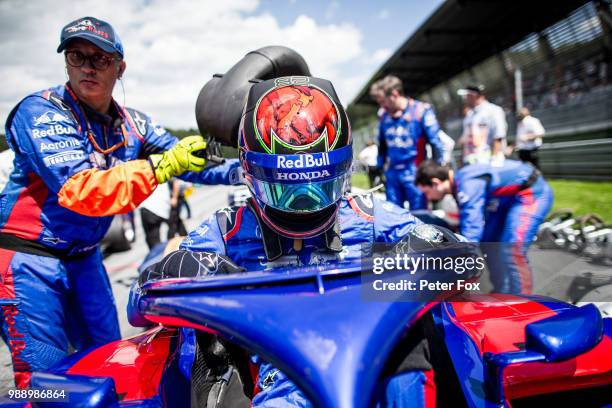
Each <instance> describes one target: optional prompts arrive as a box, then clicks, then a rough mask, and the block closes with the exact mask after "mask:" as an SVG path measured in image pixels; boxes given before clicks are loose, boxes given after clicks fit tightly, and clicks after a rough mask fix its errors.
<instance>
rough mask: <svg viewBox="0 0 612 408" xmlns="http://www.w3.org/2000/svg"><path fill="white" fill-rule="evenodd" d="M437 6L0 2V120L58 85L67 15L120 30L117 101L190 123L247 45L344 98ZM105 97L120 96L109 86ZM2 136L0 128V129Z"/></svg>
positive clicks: (183, 0)
mask: <svg viewBox="0 0 612 408" xmlns="http://www.w3.org/2000/svg"><path fill="white" fill-rule="evenodd" d="M441 3H442V0H433V1H432V0H430V1H426V0H413V1H399V0H397V1H390V0H378V1H376V2H375V1H369V0H361V1H350V0H341V1H323V0H317V1H307V0H259V1H257V0H173V1H166V0H125V1H105V0H102V1H101V0H79V1H75V0H54V1H42V0H28V1H23V0H0V41H1V43H0V64H1V65H0V84H1V89H2V93H1V94H0V121H1V123H2V124H4V122H5V120H6V116H7V115H8V113H9V111H10V110H11V108H12V107H13V106H14V105H15V104H16V103H17V102H18V101H19V100H20V99H21V98H23V97H24V96H26V95H27V94H28V93H30V92H34V91H37V90H40V89H44V88H48V87H51V86H53V85H56V84H59V83H62V82H65V80H66V76H65V72H64V62H63V58H62V57H61V56H60V55H58V54H56V52H55V50H56V48H57V45H58V43H59V34H60V30H61V28H62V27H63V26H64V25H65V24H66V23H68V22H69V21H72V20H74V19H76V18H79V17H83V16H93V17H97V18H100V19H102V20H106V21H108V22H110V23H111V24H112V25H113V26H114V27H115V29H116V30H117V32H118V33H119V36H120V37H121V39H122V41H123V46H124V49H125V60H126V62H127V71H126V73H125V75H124V80H123V83H124V86H125V104H126V105H127V106H131V107H134V108H136V109H139V110H142V111H144V112H146V113H148V114H149V115H151V116H152V117H154V118H155V119H156V120H157V121H158V122H159V123H160V124H163V125H165V126H168V127H172V128H188V127H196V124H195V116H194V107H195V100H196V98H197V95H198V92H199V90H200V89H201V87H202V86H203V85H204V83H206V81H208V79H210V78H211V76H212V75H213V74H214V73H224V72H226V71H227V70H228V69H229V68H230V67H231V66H232V65H233V64H234V63H235V62H237V61H238V60H239V59H240V58H242V57H243V56H244V55H245V54H246V53H247V52H248V51H251V50H254V49H257V48H260V47H263V46H266V45H285V46H288V47H291V48H294V49H295V50H296V51H298V52H299V53H300V54H302V56H304V58H305V59H306V62H307V63H308V64H309V66H310V70H311V72H312V74H313V75H315V76H319V77H322V78H327V79H330V80H331V81H332V82H333V83H334V86H335V87H336V90H337V92H338V94H339V95H340V98H341V99H342V102H343V103H344V104H345V105H346V104H348V103H349V102H351V100H352V99H353V97H354V96H355V95H356V94H357V92H358V91H359V90H360V89H361V88H362V87H363V86H364V84H365V82H366V81H367V79H368V78H369V77H370V76H371V75H372V74H373V73H374V72H375V71H376V70H377V69H378V68H379V67H380V65H381V64H382V63H383V62H384V61H385V60H386V59H387V58H388V57H389V56H390V55H391V53H392V52H393V51H394V50H395V49H396V48H397V47H398V46H399V45H401V44H402V43H403V42H404V41H405V40H406V38H408V36H409V35H410V34H412V32H414V30H415V29H416V28H417V27H418V26H419V25H420V24H421V23H422V22H423V21H424V20H425V19H426V18H427V17H428V16H429V15H430V14H431V13H432V12H433V11H434V10H435V9H436V8H437V7H438V6H439V5H440V4H441ZM115 98H116V99H117V100H118V101H119V103H123V94H122V91H121V87H120V85H119V84H118V85H117V86H116V88H115ZM2 133H4V131H2Z"/></svg>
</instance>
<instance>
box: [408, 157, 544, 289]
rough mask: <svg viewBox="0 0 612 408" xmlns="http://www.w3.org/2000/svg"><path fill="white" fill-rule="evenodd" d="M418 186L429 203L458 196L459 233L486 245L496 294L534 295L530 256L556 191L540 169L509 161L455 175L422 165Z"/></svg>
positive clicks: (431, 164)
mask: <svg viewBox="0 0 612 408" xmlns="http://www.w3.org/2000/svg"><path fill="white" fill-rule="evenodd" d="M416 183H417V185H418V187H419V188H420V189H421V191H423V193H424V194H425V195H426V196H427V198H428V199H429V200H433V201H438V200H440V199H442V197H444V196H445V195H446V194H453V195H454V196H455V199H456V200H457V204H458V205H459V219H460V221H459V232H460V233H461V235H463V236H464V237H465V238H466V239H468V240H469V241H473V242H482V243H486V245H483V248H482V249H483V251H484V252H485V253H486V255H487V263H488V265H489V270H490V271H491V280H492V283H493V286H494V290H495V292H497V293H522V294H528V293H531V290H532V272H531V267H530V266H529V261H528V258H527V251H528V249H529V246H530V245H531V243H532V242H533V240H534V238H535V236H536V233H537V231H538V227H539V226H540V224H541V223H542V222H543V221H544V218H545V217H546V214H548V211H549V210H550V208H551V207H552V203H553V193H552V190H551V188H550V186H549V185H548V183H546V181H545V180H544V178H543V177H542V175H541V173H540V172H539V171H538V170H537V169H535V168H534V167H533V166H531V165H530V164H528V163H523V162H520V161H516V160H506V161H504V163H503V164H502V165H501V166H493V165H490V164H472V165H468V166H465V167H463V168H461V169H460V170H459V171H458V172H457V173H455V172H454V171H453V170H452V169H450V168H449V167H448V166H441V165H439V164H437V163H434V162H432V161H427V162H423V163H422V164H421V165H420V166H419V169H418V171H417V176H416ZM491 243H500V244H496V245H494V244H491Z"/></svg>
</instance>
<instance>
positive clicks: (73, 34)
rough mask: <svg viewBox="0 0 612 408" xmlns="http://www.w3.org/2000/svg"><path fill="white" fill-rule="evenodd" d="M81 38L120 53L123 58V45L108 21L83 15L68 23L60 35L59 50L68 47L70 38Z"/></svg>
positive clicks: (104, 48) (105, 49)
mask: <svg viewBox="0 0 612 408" xmlns="http://www.w3.org/2000/svg"><path fill="white" fill-rule="evenodd" d="M75 38H81V39H83V40H86V41H89V42H90V43H92V44H94V45H95V46H97V47H99V48H101V49H102V50H104V51H106V52H110V53H118V54H119V55H121V57H122V58H123V45H122V44H121V40H120V39H119V36H118V35H117V33H116V32H115V29H114V28H113V26H111V25H110V24H108V23H107V22H106V21H102V20H98V19H97V18H94V17H82V18H79V19H77V20H74V21H73V22H71V23H68V24H67V25H66V26H65V27H64V28H63V29H62V34H61V36H60V45H59V47H57V52H62V51H63V50H64V49H66V45H67V44H68V42H69V41H70V40H73V39H75Z"/></svg>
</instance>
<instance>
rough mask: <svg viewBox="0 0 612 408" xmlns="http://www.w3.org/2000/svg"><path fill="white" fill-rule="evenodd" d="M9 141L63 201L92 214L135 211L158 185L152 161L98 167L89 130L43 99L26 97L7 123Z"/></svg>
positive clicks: (83, 212) (52, 191) (77, 209)
mask: <svg viewBox="0 0 612 408" xmlns="http://www.w3.org/2000/svg"><path fill="white" fill-rule="evenodd" d="M6 131H7V139H8V140H9V143H10V144H11V146H12V147H13V150H14V151H15V152H16V154H20V155H23V156H24V157H27V159H28V162H29V165H30V166H31V167H32V170H33V171H34V172H35V173H37V174H38V175H39V176H40V177H41V178H42V180H43V181H44V183H45V185H46V186H47V188H48V189H49V191H50V193H53V194H57V196H58V202H59V204H60V205H62V206H64V207H65V208H68V209H70V210H73V211H75V212H77V213H80V214H83V215H89V216H103V215H111V214H120V213H125V212H129V211H131V210H133V209H134V208H136V207H137V206H138V205H139V204H140V203H141V202H142V201H144V199H145V198H147V197H148V196H149V194H151V192H152V191H153V190H154V189H155V187H156V186H157V181H156V180H155V175H154V173H153V169H152V168H151V165H150V164H149V163H148V162H147V161H146V160H134V161H130V162H127V163H122V164H119V165H117V166H115V167H112V168H110V169H108V170H101V169H95V168H93V166H92V164H91V161H90V157H89V153H88V151H87V146H88V143H89V141H88V140H87V136H86V135H85V132H80V131H79V126H78V124H77V123H76V122H75V120H74V119H73V118H70V115H69V114H68V113H67V112H64V111H62V110H61V109H60V108H59V107H58V106H57V105H55V104H54V103H53V102H51V101H49V100H47V99H45V98H43V97H41V96H30V97H27V98H26V99H24V100H23V101H22V102H21V103H20V105H18V108H17V110H16V111H15V112H14V113H13V114H12V115H11V116H10V117H9V120H8V121H7V129H6Z"/></svg>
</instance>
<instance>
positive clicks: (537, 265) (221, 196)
mask: <svg viewBox="0 0 612 408" xmlns="http://www.w3.org/2000/svg"><path fill="white" fill-rule="evenodd" d="M232 188H233V187H227V186H214V187H209V186H204V187H200V188H198V189H196V191H195V192H194V194H193V195H192V196H191V197H189V204H190V206H191V212H192V216H191V218H190V219H187V220H185V225H186V227H187V230H189V231H190V230H192V229H194V228H195V227H196V226H197V225H198V224H199V223H200V222H201V221H202V220H203V219H205V217H208V215H209V214H211V213H212V212H213V211H215V210H217V209H219V208H222V207H225V206H226V205H227V197H228V193H229V192H230V191H231V189H232ZM136 234H137V237H136V242H135V243H134V244H132V249H130V250H129V251H126V252H121V253H116V254H112V255H110V256H108V257H107V258H106V259H105V260H104V264H105V266H106V269H107V271H108V273H109V276H110V280H111V284H112V287H113V294H114V295H115V301H116V303H117V310H118V315H119V322H120V325H121V335H122V337H127V336H131V335H133V334H136V333H138V332H139V330H140V329H138V328H134V327H132V326H130V325H129V324H128V322H127V316H126V307H127V301H128V293H129V288H130V286H131V284H132V282H133V281H134V279H136V277H137V276H138V273H137V267H138V265H139V264H140V262H141V261H142V259H144V257H145V255H146V254H147V252H148V249H147V246H146V243H145V239H144V233H143V231H142V225H141V223H140V216H136ZM164 234H165V228H162V236H164ZM529 258H530V261H531V265H532V267H533V270H534V290H535V293H538V294H542V295H547V296H550V297H553V298H558V299H565V300H569V299H570V298H571V296H572V293H571V292H576V291H580V290H586V289H588V288H584V287H581V286H580V285H576V277H577V276H584V275H585V274H592V275H595V276H597V275H607V276H612V270H611V268H610V267H609V266H602V265H597V264H593V263H590V262H589V261H588V260H586V259H584V258H581V257H579V256H578V255H576V254H575V253H571V252H568V251H562V250H556V249H555V250H541V249H539V248H537V245H533V246H532V247H531V250H530V252H529ZM582 286H584V285H582ZM608 301H609V300H608ZM12 386H13V377H12V369H11V361H10V355H9V353H8V349H7V348H6V346H5V344H4V343H3V342H2V343H1V344H0V394H4V393H5V392H6V390H7V389H8V388H10V387H12Z"/></svg>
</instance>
